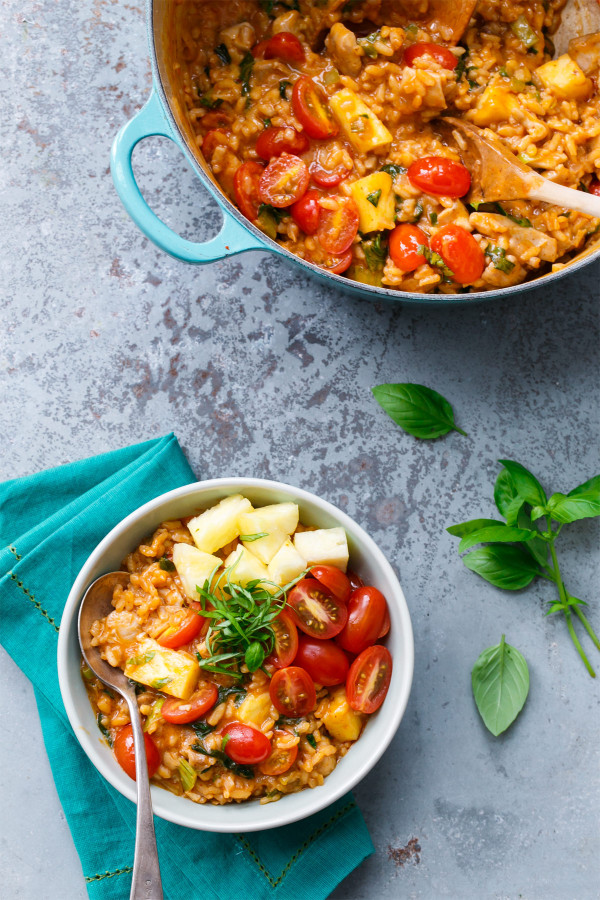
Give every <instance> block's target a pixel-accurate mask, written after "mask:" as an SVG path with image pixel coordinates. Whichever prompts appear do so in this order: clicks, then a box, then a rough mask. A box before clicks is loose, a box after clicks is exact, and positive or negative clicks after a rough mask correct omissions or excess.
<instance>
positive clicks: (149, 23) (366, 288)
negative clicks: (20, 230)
mask: <svg viewBox="0 0 600 900" xmlns="http://www.w3.org/2000/svg"><path fill="white" fill-rule="evenodd" d="M163 2H164V0H163ZM156 5H157V0H146V27H147V36H148V48H149V54H150V62H151V66H152V74H153V86H154V90H155V91H156V93H157V94H158V97H159V99H160V103H161V106H162V109H163V113H164V115H165V117H166V119H167V121H168V123H169V125H170V127H171V131H172V132H173V136H174V137H175V138H176V143H177V145H178V147H179V149H180V150H181V151H182V152H183V154H184V156H185V157H186V159H187V161H188V163H189V165H190V166H191V168H192V169H193V170H194V172H195V173H196V175H197V176H198V177H199V178H200V180H201V181H202V183H203V185H204V187H205V188H206V189H207V190H208V191H209V193H210V195H211V196H212V198H213V200H215V201H216V202H217V204H218V205H219V206H220V208H221V210H222V212H223V216H224V217H225V218H226V217H227V216H228V215H229V216H230V217H232V218H234V219H235V220H236V222H237V223H238V224H239V225H240V226H242V227H243V228H244V229H245V230H246V231H248V232H249V233H250V234H251V235H253V236H254V237H255V238H258V239H259V240H260V241H261V242H262V243H263V244H264V247H265V250H269V251H271V252H272V253H275V254H277V255H278V256H282V257H284V258H285V259H288V260H290V261H291V262H292V263H295V264H296V265H297V266H299V268H300V269H301V270H303V271H304V272H305V273H307V274H310V275H311V276H313V277H314V276H316V277H317V278H318V279H319V280H320V281H324V282H333V283H334V284H337V285H338V286H339V287H341V288H342V289H343V290H344V291H345V292H346V293H352V294H355V295H358V296H360V297H362V298H366V299H369V300H372V301H377V300H380V301H381V300H389V301H396V302H398V303H406V304H410V305H415V306H418V305H423V306H429V307H432V308H438V309H440V308H442V309H443V308H444V307H447V306H450V305H452V306H458V305H460V306H465V305H469V304H473V305H474V304H477V305H478V304H480V303H484V302H486V301H492V300H498V299H501V298H508V297H511V298H514V297H516V296H519V295H520V294H522V293H524V292H528V291H535V290H536V289H538V288H542V287H545V286H546V285H547V284H548V283H549V282H550V281H552V282H554V281H558V280H560V279H561V278H564V277H565V276H568V275H571V274H572V273H575V272H577V271H579V270H580V269H583V268H585V267H586V266H588V265H589V264H590V263H592V262H594V261H596V260H598V259H600V243H599V244H598V245H597V246H596V247H592V248H590V249H589V250H587V251H581V252H580V253H578V255H577V256H576V257H575V258H574V259H573V260H570V261H567V262H566V263H564V264H562V265H561V268H559V269H557V270H556V271H554V272H552V271H550V272H545V273H544V274H543V275H539V276H537V277H535V278H530V279H529V280H528V281H523V282H520V283H519V284H513V285H509V286H508V287H502V288H496V289H493V290H489V291H473V292H471V293H458V292H457V293H454V294H423V293H415V292H413V291H399V290H395V289H394V288H391V287H377V286H376V285H369V284H363V283H362V282H357V281H353V280H352V279H349V278H344V277H343V276H342V275H336V274H335V273H334V272H327V271H326V270H325V269H322V268H320V267H319V266H317V265H315V264H314V263H311V262H309V261H307V260H305V259H302V257H299V256H296V255H295V254H294V253H292V252H291V250H288V249H287V248H286V247H284V246H283V245H282V244H278V243H277V241H275V240H273V239H272V238H270V237H269V236H268V235H267V234H265V233H264V232H263V231H261V230H260V228H257V227H256V225H254V224H253V223H252V222H250V221H249V220H248V219H247V218H246V217H245V216H244V215H242V213H241V212H240V210H239V209H238V208H237V207H236V206H235V205H234V204H233V202H232V201H231V200H230V199H229V197H227V195H226V194H225V192H224V191H222V190H221V189H220V188H219V187H218V186H217V185H216V183H215V182H214V181H212V180H211V178H210V176H209V175H208V174H207V172H205V171H204V169H203V168H202V165H201V164H200V161H199V158H198V157H197V156H196V152H198V153H200V151H198V150H194V149H193V148H192V147H191V145H190V143H189V141H188V139H187V137H186V135H185V134H184V132H183V131H182V129H181V127H180V125H179V123H178V121H177V118H176V116H175V114H174V112H173V109H172V108H171V103H170V101H169V97H168V92H167V90H166V89H165V85H164V83H163V78H162V75H161V72H160V67H159V65H158V55H159V49H158V46H157V44H158V33H157V32H158V28H157V26H156V24H155V18H156V16H155V8H156ZM540 296H541V295H540Z"/></svg>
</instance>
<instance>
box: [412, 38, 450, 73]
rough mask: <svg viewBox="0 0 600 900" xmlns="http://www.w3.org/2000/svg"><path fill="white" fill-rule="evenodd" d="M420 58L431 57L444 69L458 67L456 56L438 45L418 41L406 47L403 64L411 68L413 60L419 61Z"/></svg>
mask: <svg viewBox="0 0 600 900" xmlns="http://www.w3.org/2000/svg"><path fill="white" fill-rule="evenodd" d="M421 56H431V57H432V58H433V59H435V61H436V62H437V63H439V64H440V66H443V67H444V68H445V69H455V68H456V66H457V65H458V56H455V55H454V53H452V51H451V50H448V48H447V47H442V46H440V44H429V43H428V42H427V41H418V42H417V43H416V44H412V45H411V46H410V47H407V48H406V50H405V52H404V62H405V63H406V65H407V66H412V64H413V63H414V61H415V59H419V57H421Z"/></svg>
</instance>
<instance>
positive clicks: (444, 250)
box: [431, 225, 485, 284]
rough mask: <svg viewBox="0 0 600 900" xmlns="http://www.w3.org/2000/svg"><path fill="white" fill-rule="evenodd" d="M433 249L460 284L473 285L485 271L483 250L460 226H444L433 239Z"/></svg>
mask: <svg viewBox="0 0 600 900" xmlns="http://www.w3.org/2000/svg"><path fill="white" fill-rule="evenodd" d="M431 249H432V250H434V251H435V253H439V254H440V256H441V257H442V259H443V260H444V262H445V263H446V265H447V266H448V268H449V269H450V270H451V272H452V273H453V275H454V281H456V282H457V283H458V284H472V283H473V282H474V281H477V279H478V278H480V277H481V274H482V272H483V270H484V269H485V257H484V255H483V250H482V249H481V247H480V246H479V244H478V243H477V241H476V240H475V238H474V237H473V235H472V234H471V233H470V232H469V231H467V230H466V228H461V227H460V225H443V226H442V228H440V229H439V231H437V232H436V233H435V234H434V236H433V237H432V238H431Z"/></svg>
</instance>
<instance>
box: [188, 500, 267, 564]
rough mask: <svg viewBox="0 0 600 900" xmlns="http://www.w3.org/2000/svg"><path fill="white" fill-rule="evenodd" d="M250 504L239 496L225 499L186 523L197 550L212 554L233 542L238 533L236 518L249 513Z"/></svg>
mask: <svg viewBox="0 0 600 900" xmlns="http://www.w3.org/2000/svg"><path fill="white" fill-rule="evenodd" d="M251 510H252V504H251V503H250V501H249V500H247V499H246V498H245V497H242V495H241V494H233V495H232V496H231V497H225V499H224V500H221V502H220V503H217V505H216V506H212V507H211V508H210V509H207V510H205V511H204V512H203V513H201V514H200V515H199V516H196V517H195V518H194V519H190V521H189V522H188V528H189V530H190V532H191V535H192V537H193V538H194V543H195V544H196V547H197V548H198V550H202V551H203V552H204V553H214V552H215V550H220V549H221V547H224V546H225V545H226V544H229V543H231V541H233V540H235V539H236V537H237V536H238V535H239V533H240V529H239V526H238V518H239V517H240V515H241V514H242V513H245V512H250V511H251Z"/></svg>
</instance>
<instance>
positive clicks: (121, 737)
mask: <svg viewBox="0 0 600 900" xmlns="http://www.w3.org/2000/svg"><path fill="white" fill-rule="evenodd" d="M144 744H145V745H146V762H147V763H148V775H149V777H150V778H152V776H153V775H154V773H155V772H156V770H157V769H158V767H159V765H160V753H159V752H158V747H157V746H156V744H155V743H154V741H153V740H152V738H151V737H150V735H149V734H145V735H144ZM113 751H114V754H115V756H116V758H117V762H118V763H119V765H120V766H121V768H122V769H123V771H124V772H127V774H128V775H129V777H130V778H133V780H134V781H135V749H134V746H133V729H132V727H131V725H123V726H122V727H121V728H119V730H118V731H117V734H116V737H115V742H114V744H113Z"/></svg>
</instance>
